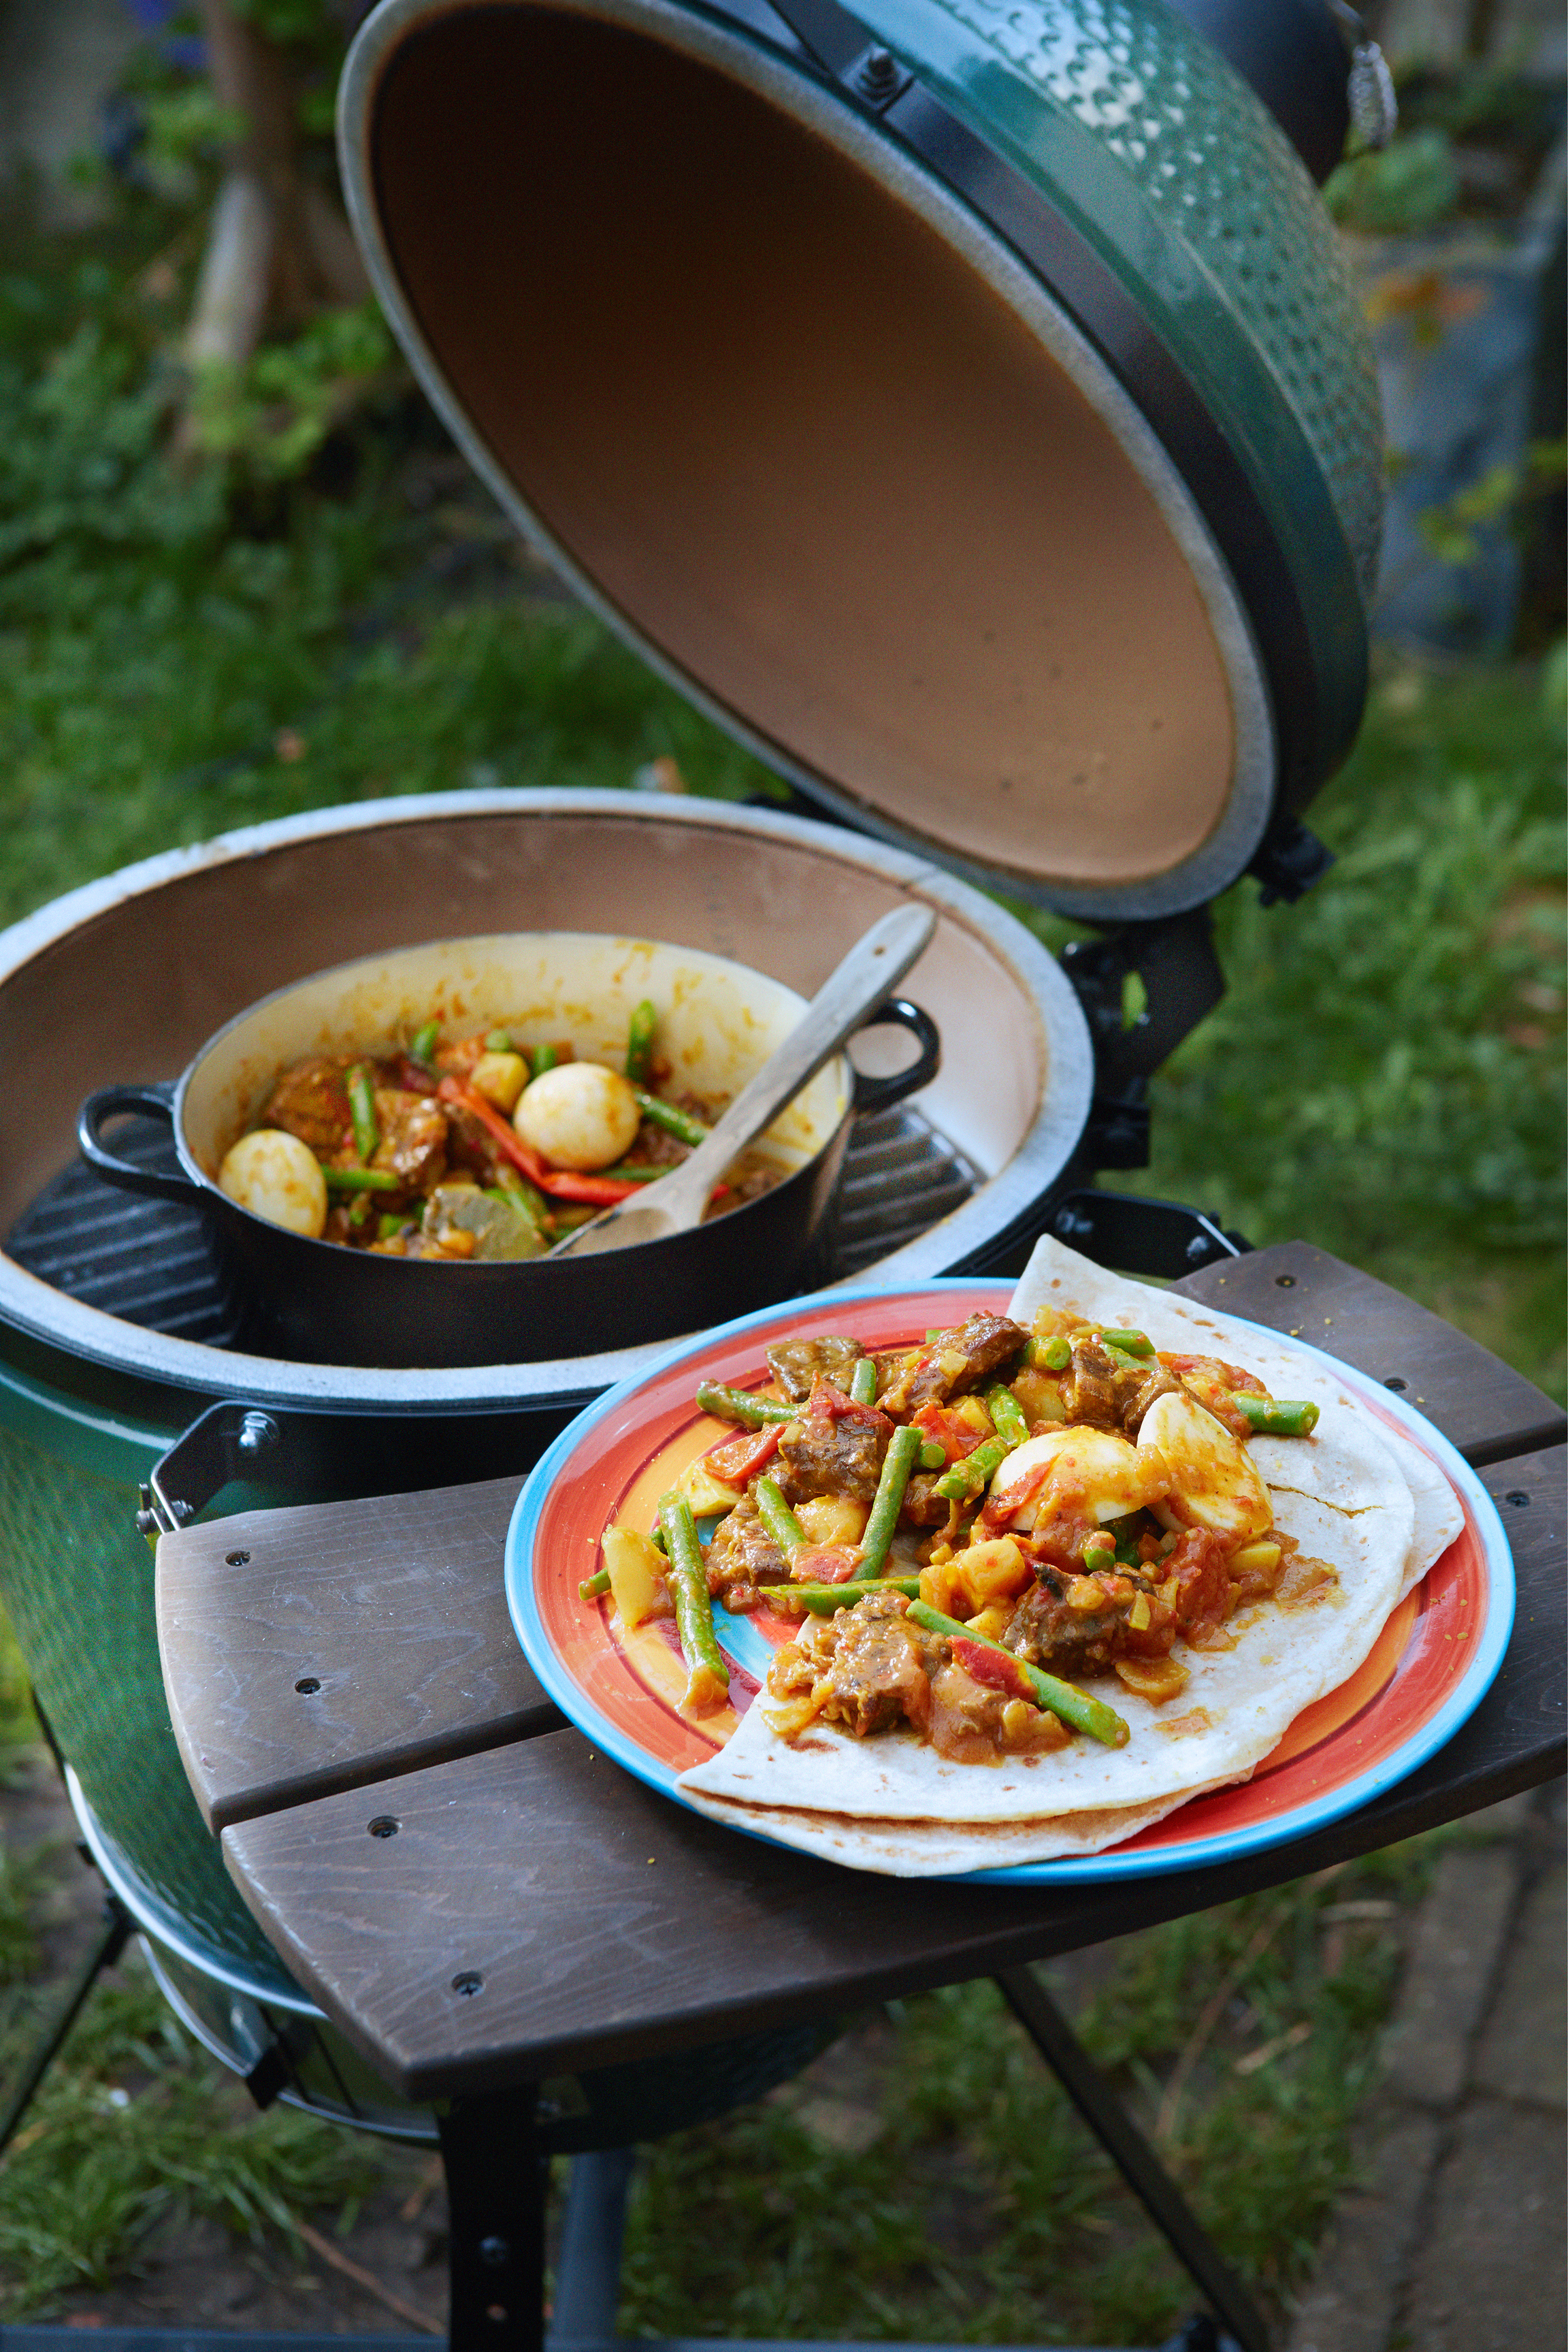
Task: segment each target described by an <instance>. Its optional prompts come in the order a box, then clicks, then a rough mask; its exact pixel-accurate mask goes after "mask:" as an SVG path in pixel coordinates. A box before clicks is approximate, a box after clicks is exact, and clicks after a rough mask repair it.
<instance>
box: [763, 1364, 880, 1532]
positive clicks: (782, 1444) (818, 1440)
mask: <svg viewBox="0 0 1568 2352" xmlns="http://www.w3.org/2000/svg"><path fill="white" fill-rule="evenodd" d="M892 1435H893V1423H892V1422H890V1421H889V1420H888V1418H887V1415H886V1414H885V1413H882V1412H877V1411H876V1409H875V1407H874V1406H873V1405H860V1404H852V1402H851V1401H850V1399H849V1398H848V1397H847V1396H845V1395H844V1393H843V1391H841V1390H840V1389H836V1388H834V1386H833V1384H832V1382H831V1381H827V1380H824V1379H823V1378H822V1377H821V1374H819V1375H818V1377H817V1381H816V1383H815V1385H814V1387H813V1388H812V1391H811V1401H810V1404H809V1406H808V1407H807V1409H806V1411H805V1412H803V1413H802V1414H801V1416H800V1420H799V1421H790V1422H786V1423H785V1425H784V1427H783V1429H782V1430H781V1431H780V1433H779V1463H780V1465H781V1467H780V1471H779V1488H780V1491H781V1492H782V1494H783V1496H784V1499H785V1501H786V1502H787V1503H807V1502H810V1499H811V1497H812V1496H814V1495H849V1496H853V1497H854V1499H855V1500H856V1501H857V1502H861V1503H869V1502H871V1501H872V1500H873V1497H874V1496H875V1494H876V1485H877V1480H878V1478H879V1477H880V1476H881V1475H882V1460H883V1454H885V1453H886V1452H887V1446H888V1440H889V1439H890V1438H891V1437H892Z"/></svg>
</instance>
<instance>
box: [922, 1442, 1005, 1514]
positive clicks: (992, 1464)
mask: <svg viewBox="0 0 1568 2352" xmlns="http://www.w3.org/2000/svg"><path fill="white" fill-rule="evenodd" d="M1011 1452H1012V1447H1011V1446H1010V1445H1009V1444H1008V1441H1007V1439H1006V1438H1005V1437H988V1438H987V1440H986V1442H985V1444H983V1445H977V1446H976V1448H975V1450H974V1452H973V1453H972V1454H965V1456H964V1459H963V1460H962V1462H955V1463H954V1465H953V1467H952V1468H951V1470H949V1471H948V1472H947V1474H946V1477H943V1478H938V1479H937V1481H936V1493H937V1494H938V1495H940V1496H941V1497H942V1499H943V1501H944V1502H945V1503H967V1501H968V1499H969V1497H970V1496H971V1495H977V1494H978V1493H979V1492H980V1490H981V1488H982V1487H984V1486H989V1485H990V1483H991V1480H992V1479H993V1478H994V1477H995V1476H996V1474H997V1472H998V1470H999V1469H1000V1468H1001V1466H1002V1464H1003V1463H1004V1462H1005V1461H1006V1460H1007V1458H1008V1455H1009V1454H1010V1453H1011Z"/></svg>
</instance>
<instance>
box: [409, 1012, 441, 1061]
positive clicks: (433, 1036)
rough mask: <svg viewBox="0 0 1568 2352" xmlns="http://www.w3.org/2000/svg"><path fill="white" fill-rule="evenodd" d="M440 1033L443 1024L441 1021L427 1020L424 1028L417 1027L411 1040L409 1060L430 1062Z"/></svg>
mask: <svg viewBox="0 0 1568 2352" xmlns="http://www.w3.org/2000/svg"><path fill="white" fill-rule="evenodd" d="M440 1034H441V1024H440V1022H439V1021H427V1022H426V1023H425V1024H424V1026H423V1029H416V1030H415V1031H414V1033H413V1036H412V1037H411V1038H410V1040H409V1046H408V1058H409V1060H410V1061H411V1062H428V1061H429V1060H430V1058H431V1056H432V1055H434V1051H435V1044H436V1040H437V1038H438V1037H439V1036H440Z"/></svg>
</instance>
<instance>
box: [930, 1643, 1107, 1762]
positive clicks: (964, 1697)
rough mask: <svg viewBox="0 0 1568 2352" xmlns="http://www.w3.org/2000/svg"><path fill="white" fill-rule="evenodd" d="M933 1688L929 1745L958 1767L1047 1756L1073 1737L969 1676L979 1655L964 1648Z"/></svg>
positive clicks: (1039, 1712) (1040, 1711)
mask: <svg viewBox="0 0 1568 2352" xmlns="http://www.w3.org/2000/svg"><path fill="white" fill-rule="evenodd" d="M965 1653H966V1657H967V1660H968V1662H969V1663H968V1664H962V1663H960V1661H959V1659H958V1658H957V1657H956V1656H955V1657H954V1658H953V1659H952V1660H951V1661H950V1663H949V1664H946V1665H945V1666H943V1667H941V1668H940V1669H939V1670H938V1672H937V1673H936V1675H935V1677H934V1678H933V1681H932V1685H931V1745H932V1746H933V1748H936V1751H937V1753H938V1755H941V1756H946V1757H947V1758H948V1759H950V1760H951V1761H952V1762H953V1763H955V1764H996V1763H998V1762H999V1761H1000V1759H1001V1758H1002V1757H1003V1756H1004V1755H1009V1756H1016V1755H1020V1754H1021V1755H1037V1756H1038V1755H1049V1754H1050V1753H1051V1750H1052V1749H1054V1748H1065V1747H1066V1746H1067V1744H1068V1742H1069V1740H1070V1739H1071V1737H1072V1735H1071V1732H1070V1731H1069V1730H1068V1728H1067V1726H1066V1725H1065V1724H1064V1723H1062V1722H1061V1721H1060V1720H1059V1719H1058V1718H1057V1717H1055V1716H1054V1715H1050V1714H1047V1712H1046V1711H1045V1709H1044V1708H1043V1707H1039V1706H1035V1705H1034V1704H1033V1703H1032V1701H1030V1700H1027V1699H1020V1698H1018V1697H1015V1696H1009V1693H1008V1692H1007V1691H1006V1690H1003V1689H1000V1688H998V1687H997V1686H996V1685H993V1684H989V1683H987V1682H984V1681H982V1680H980V1679H978V1678H977V1676H976V1675H975V1674H973V1673H972V1672H970V1671H969V1666H970V1665H972V1664H974V1663H975V1662H976V1660H977V1658H978V1657H979V1655H980V1654H981V1653H980V1652H979V1651H978V1650H977V1647H976V1645H975V1644H974V1643H966V1644H965Z"/></svg>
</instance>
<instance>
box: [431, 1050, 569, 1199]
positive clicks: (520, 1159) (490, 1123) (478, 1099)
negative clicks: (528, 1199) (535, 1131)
mask: <svg viewBox="0 0 1568 2352" xmlns="http://www.w3.org/2000/svg"><path fill="white" fill-rule="evenodd" d="M435 1091H436V1093H437V1094H438V1095H439V1096H440V1097H441V1099H442V1101H443V1102H449V1103H460V1104H461V1105H462V1107H463V1108H464V1109H465V1110H466V1111H471V1112H472V1113H473V1115H474V1117H475V1118H476V1119H477V1120H478V1121H479V1124H480V1126H481V1127H487V1128H488V1129H489V1130H490V1132H491V1134H492V1135H493V1136H494V1137H495V1139H496V1140H497V1143H498V1144H499V1145H500V1147H501V1149H502V1150H503V1151H504V1152H505V1153H506V1155H507V1159H508V1160H510V1161H511V1162H512V1165H513V1166H514V1167H515V1168H520V1169H521V1170H522V1171H523V1173H524V1175H525V1176H526V1177H527V1178H528V1181H529V1183H530V1184H537V1185H538V1188H539V1190H540V1191H541V1192H542V1191H543V1190H544V1183H545V1178H546V1177H547V1176H548V1175H549V1170H548V1169H547V1168H546V1166H545V1163H544V1161H543V1160H541V1159H540V1158H539V1156H538V1152H537V1151H530V1150H528V1145H527V1144H526V1143H525V1142H524V1141H523V1139H522V1138H521V1136H519V1135H518V1134H517V1132H516V1130H515V1129H513V1128H511V1127H509V1126H508V1125H507V1121H506V1120H505V1119H504V1118H502V1117H501V1114H500V1112H499V1111H498V1110H497V1108H496V1107H495V1105H494V1103H487V1102H486V1100H485V1097H484V1096H483V1095H476V1093H475V1091H474V1089H473V1087H465V1085H464V1083H463V1081H462V1079H461V1078H451V1077H447V1078H443V1079H442V1081H441V1084H440V1085H439V1086H438V1087H436V1089H435Z"/></svg>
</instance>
